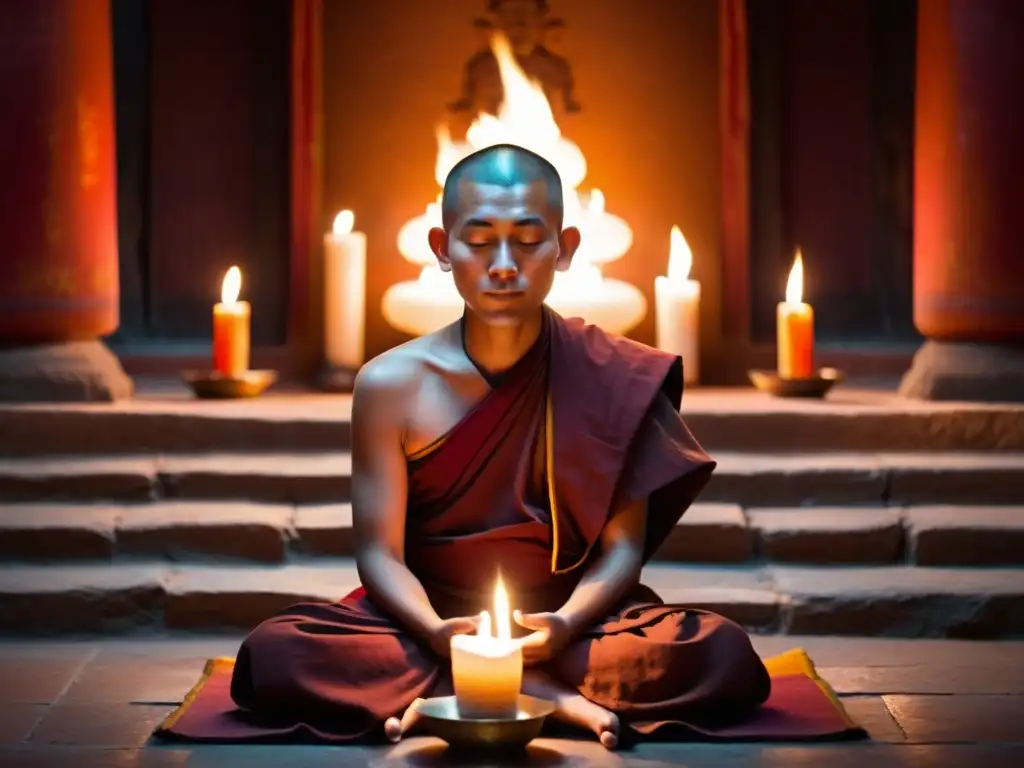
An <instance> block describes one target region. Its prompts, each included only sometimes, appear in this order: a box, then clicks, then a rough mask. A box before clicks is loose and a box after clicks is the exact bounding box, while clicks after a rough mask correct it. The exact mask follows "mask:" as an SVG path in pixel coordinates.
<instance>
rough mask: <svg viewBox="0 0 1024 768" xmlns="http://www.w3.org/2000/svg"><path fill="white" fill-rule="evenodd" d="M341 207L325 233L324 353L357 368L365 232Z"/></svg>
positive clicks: (362, 316) (338, 364)
mask: <svg viewBox="0 0 1024 768" xmlns="http://www.w3.org/2000/svg"><path fill="white" fill-rule="evenodd" d="M354 224H355V216H354V215H353V214H352V211H342V212H341V213H339V214H338V215H337V216H335V217H334V226H333V227H332V231H331V232H329V233H327V235H325V236H324V357H325V358H326V360H327V364H328V365H329V366H332V367H336V368H353V369H355V368H359V366H361V365H362V364H363V357H364V348H365V340H364V335H363V334H364V329H365V324H366V235H365V234H364V233H362V232H353V231H352V227H353V225H354Z"/></svg>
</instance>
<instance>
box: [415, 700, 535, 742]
mask: <svg viewBox="0 0 1024 768" xmlns="http://www.w3.org/2000/svg"><path fill="white" fill-rule="evenodd" d="M554 711H555V705H554V703H553V702H551V701H547V700H546V699H538V698H534V697H533V696H526V695H520V696H519V716H518V717H517V718H516V719H514V720H512V719H508V720H473V719H468V718H462V717H459V711H458V707H457V706H456V704H455V697H454V696H443V697H439V698H433V699H427V700H426V701H425V702H423V704H422V705H421V706H420V710H419V712H420V715H421V717H422V718H423V724H424V726H425V727H426V729H427V730H428V731H429V732H430V733H432V734H433V735H434V736H437V737H438V738H439V739H441V740H442V741H444V742H446V743H447V744H448V746H450V747H454V748H458V749H521V748H523V747H525V746H526V745H527V744H529V743H530V742H531V741H533V740H534V739H535V738H537V737H538V736H539V735H540V731H541V728H543V727H544V719H545V718H546V717H547V716H548V715H550V714H551V713H552V712H554Z"/></svg>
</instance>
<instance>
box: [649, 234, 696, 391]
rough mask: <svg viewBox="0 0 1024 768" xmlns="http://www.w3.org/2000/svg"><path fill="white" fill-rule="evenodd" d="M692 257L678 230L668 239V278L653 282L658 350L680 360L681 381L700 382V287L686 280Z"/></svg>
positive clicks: (659, 277) (660, 278) (656, 279)
mask: <svg viewBox="0 0 1024 768" xmlns="http://www.w3.org/2000/svg"><path fill="white" fill-rule="evenodd" d="M692 265H693V254H692V253H691V252H690V246H689V245H688V244H687V242H686V238H685V237H683V233H682V231H680V229H679V227H672V234H671V236H670V238H669V254H668V275H667V276H661V275H659V276H658V277H656V278H655V280H654V314H655V333H656V339H657V340H656V342H655V343H656V345H657V347H658V349H661V350H664V351H665V352H670V353H672V354H673V355H679V356H680V357H682V358H683V380H684V381H685V382H686V383H687V384H695V383H696V382H697V381H699V379H700V343H699V339H700V283H698V282H697V281H696V280H691V279H690V268H691V267H692Z"/></svg>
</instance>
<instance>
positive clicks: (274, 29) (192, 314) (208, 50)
mask: <svg viewBox="0 0 1024 768" xmlns="http://www.w3.org/2000/svg"><path fill="white" fill-rule="evenodd" d="M113 9H114V29H115V75H116V88H117V99H118V165H119V183H120V189H119V215H120V217H121V225H120V229H121V243H120V246H121V261H122V269H121V276H122V296H123V300H122V315H123V316H122V329H121V332H120V334H119V335H120V338H122V339H129V340H134V341H142V340H152V341H199V342H202V341H205V340H206V339H209V337H210V334H211V318H210V315H211V307H212V305H213V303H214V302H216V301H217V300H218V298H219V294H220V280H221V277H222V276H223V274H224V272H225V271H226V270H227V268H228V267H229V266H231V265H232V264H237V265H239V266H240V267H241V269H242V272H243V298H245V299H247V300H249V301H250V302H251V303H252V307H253V315H252V317H253V320H252V334H253V343H254V345H256V346H277V345H281V344H283V343H284V342H285V340H286V332H287V319H288V312H289V307H288V298H289V199H290V191H289V45H290V43H289V36H290V3H289V0H216V1H215V2H210V0H147V1H146V2H141V1H140V0H114V3H113Z"/></svg>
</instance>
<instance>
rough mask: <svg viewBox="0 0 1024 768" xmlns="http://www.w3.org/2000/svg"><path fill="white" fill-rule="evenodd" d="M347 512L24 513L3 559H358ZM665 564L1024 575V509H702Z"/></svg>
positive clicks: (111, 508)
mask: <svg viewBox="0 0 1024 768" xmlns="http://www.w3.org/2000/svg"><path fill="white" fill-rule="evenodd" d="M353 540H354V537H353V532H352V508H351V506H350V505H349V504H347V503H335V504H312V505H299V506H293V505H291V504H275V503H252V502H242V501H192V500H169V501H168V500H164V501H156V502H149V503H142V504H120V505H118V504H59V503H27V504H26V503H16V504H8V505H6V506H4V507H3V508H2V509H0V561H19V562H33V561H42V562H56V563H60V562H64V561H76V560H108V561H109V560H116V561H118V562H123V561H135V562H140V561H142V562H152V561H154V560H156V561H172V562H203V561H229V562H231V561H235V562H237V561H250V562H263V563H285V562H301V561H311V560H315V559H317V558H323V557H344V556H350V555H352V554H353ZM655 559H656V560H658V561H663V562H682V563H721V564H725V563H748V562H751V561H754V560H757V561H761V562H770V563H788V564H819V565H826V564H827V565H853V564H862V565H892V564H898V563H904V562H911V563H916V564H918V565H948V566H954V565H984V566H1001V565H1021V566H1024V507H1020V506H1018V507H979V506H973V507H972V506H961V507H948V506H947V507H933V506H913V507H906V508H900V507H799V508H758V507H755V508H749V509H746V510H744V509H742V508H741V507H740V506H738V505H735V504H713V503H703V502H702V503H698V504H695V505H694V506H693V507H692V508H691V509H690V510H689V511H688V512H687V514H686V515H684V517H683V519H682V521H681V522H680V523H679V525H677V526H676V528H675V530H674V531H673V532H672V534H671V535H670V536H669V538H668V539H667V540H666V542H665V543H664V544H663V545H662V547H661V548H660V549H659V550H658V552H657V553H656V555H655Z"/></svg>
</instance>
